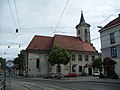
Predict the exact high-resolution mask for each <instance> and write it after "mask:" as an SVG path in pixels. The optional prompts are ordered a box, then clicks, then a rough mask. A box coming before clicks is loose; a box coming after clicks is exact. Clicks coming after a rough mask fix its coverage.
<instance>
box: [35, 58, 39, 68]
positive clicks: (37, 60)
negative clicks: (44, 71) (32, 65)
mask: <svg viewBox="0 0 120 90" xmlns="http://www.w3.org/2000/svg"><path fill="white" fill-rule="evenodd" d="M36 68H37V69H39V59H36Z"/></svg>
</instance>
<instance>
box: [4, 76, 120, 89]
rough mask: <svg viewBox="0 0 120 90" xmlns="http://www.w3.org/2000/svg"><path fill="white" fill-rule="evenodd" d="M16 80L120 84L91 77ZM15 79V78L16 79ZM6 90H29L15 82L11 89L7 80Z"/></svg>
mask: <svg viewBox="0 0 120 90" xmlns="http://www.w3.org/2000/svg"><path fill="white" fill-rule="evenodd" d="M17 77H18V78H24V79H34V80H46V81H47V80H55V81H70V82H72V81H80V82H93V83H110V84H120V79H108V78H102V79H99V77H93V76H82V77H71V78H61V79H55V78H54V79H43V78H25V77H19V76H17ZM17 77H16V78H17ZM6 85H7V87H6V90H29V89H28V88H27V87H25V86H21V85H19V84H18V83H17V82H14V81H13V80H12V81H11V89H10V84H9V79H7V80H6Z"/></svg>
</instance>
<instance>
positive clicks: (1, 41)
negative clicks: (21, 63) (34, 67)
mask: <svg viewBox="0 0 120 90" xmlns="http://www.w3.org/2000/svg"><path fill="white" fill-rule="evenodd" d="M81 10H82V11H83V15H84V18H85V21H86V23H89V24H90V25H91V27H90V34H91V43H93V45H94V47H95V48H96V49H97V50H98V51H99V52H100V51H101V50H100V49H101V44H100V33H99V32H98V31H99V30H100V28H97V26H102V27H103V26H105V25H106V24H107V23H108V22H110V21H111V20H113V19H115V18H117V17H118V14H120V0H0V57H3V58H6V59H7V60H9V59H11V60H12V59H14V58H15V57H17V55H18V54H19V53H20V51H21V50H23V49H24V50H25V49H26V48H27V46H28V45H29V43H30V41H31V40H32V38H33V37H34V35H42V36H51V37H53V36H54V35H55V34H61V35H69V36H76V29H75V26H76V25H77V24H78V23H79V21H80V17H81V16H80V15H81ZM16 29H18V33H16ZM96 38H97V39H96ZM8 47H9V48H8Z"/></svg>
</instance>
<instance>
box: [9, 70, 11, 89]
mask: <svg viewBox="0 0 120 90" xmlns="http://www.w3.org/2000/svg"><path fill="white" fill-rule="evenodd" d="M9 76H10V77H9V87H10V90H11V68H9Z"/></svg>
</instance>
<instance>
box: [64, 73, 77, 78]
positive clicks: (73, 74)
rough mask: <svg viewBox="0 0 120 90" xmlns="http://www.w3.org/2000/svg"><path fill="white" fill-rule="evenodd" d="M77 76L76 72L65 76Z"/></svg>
mask: <svg viewBox="0 0 120 90" xmlns="http://www.w3.org/2000/svg"><path fill="white" fill-rule="evenodd" d="M76 76H77V74H75V73H71V74H66V75H65V77H76Z"/></svg>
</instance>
